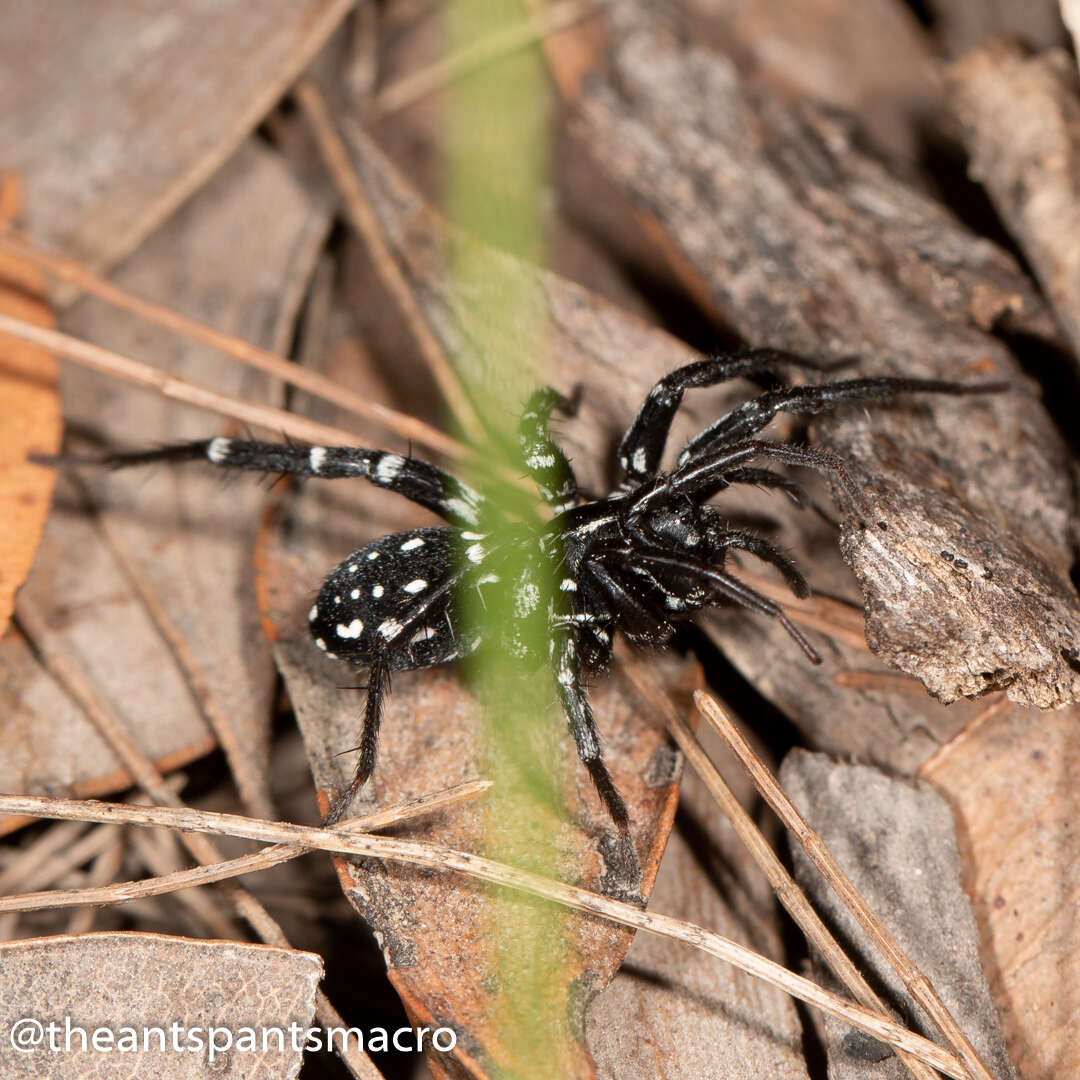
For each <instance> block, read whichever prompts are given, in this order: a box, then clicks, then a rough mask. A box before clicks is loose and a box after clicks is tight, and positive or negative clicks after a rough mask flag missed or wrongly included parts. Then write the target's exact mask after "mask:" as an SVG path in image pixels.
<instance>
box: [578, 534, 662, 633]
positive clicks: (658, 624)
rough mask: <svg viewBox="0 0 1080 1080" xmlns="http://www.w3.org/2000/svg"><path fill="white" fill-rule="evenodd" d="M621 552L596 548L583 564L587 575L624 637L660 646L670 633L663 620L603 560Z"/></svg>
mask: <svg viewBox="0 0 1080 1080" xmlns="http://www.w3.org/2000/svg"><path fill="white" fill-rule="evenodd" d="M612 554H616V555H619V556H622V555H623V553H622V552H618V551H615V552H612V550H611V549H604V548H601V549H598V550H597V551H595V552H593V554H592V555H590V557H589V558H588V560H587V561H586V562H585V564H584V565H585V567H586V568H587V570H588V572H589V574H590V575H591V576H592V577H593V578H594V579H595V580H596V581H597V582H598V583H599V585H600V587H601V588H602V589H603V591H604V593H605V596H606V599H607V602H608V603H609V604H610V605H611V607H612V609H613V611H614V614H615V621H616V623H617V624H618V626H619V628H620V629H621V630H622V632H623V633H624V634H625V635H626V637H627V638H628V639H629V640H631V641H633V642H635V643H637V644H639V645H662V644H663V643H664V642H665V641H667V639H668V638H669V637H670V636H671V634H672V628H671V626H670V624H669V623H668V621H667V619H666V617H665V616H664V615H663V614H661V613H660V612H657V611H654V610H653V608H652V607H651V606H650V605H649V604H647V603H646V602H645V601H644V600H641V599H638V598H637V597H635V596H634V595H633V593H631V592H630V590H629V589H628V588H627V587H626V586H625V585H624V584H623V582H622V581H620V580H619V579H618V578H617V577H616V576H615V575H614V574H613V573H612V572H611V571H610V570H609V569H608V568H607V567H606V566H605V565H604V562H603V560H604V558H605V557H610V556H611V555H612Z"/></svg>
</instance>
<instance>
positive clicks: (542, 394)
mask: <svg viewBox="0 0 1080 1080" xmlns="http://www.w3.org/2000/svg"><path fill="white" fill-rule="evenodd" d="M556 409H558V410H559V411H560V412H563V413H571V412H572V411H573V406H572V405H571V403H570V402H569V401H567V400H566V398H564V397H563V396H562V394H560V393H559V392H558V391H557V390H553V389H552V388H551V387H550V386H545V387H541V388H540V389H539V390H534V391H533V393H532V394H531V395H530V397H529V400H528V403H527V404H526V406H525V411H524V412H523V413H522V414H521V422H520V423H519V425H518V445H519V446H520V447H521V454H522V457H523V458H524V459H525V467H526V468H527V469H528V470H529V475H530V476H531V477H532V478H533V483H535V484H536V488H537V490H538V491H539V492H540V495H541V496H542V497H543V499H544V501H545V502H546V503H547V504H548V505H549V506H550V507H551V509H552V510H553V511H554V513H556V514H561V513H563V512H565V511H566V510H569V509H570V508H571V507H573V506H576V505H577V502H578V488H577V480H576V479H575V477H574V471H573V469H571V468H570V462H569V461H567V460H566V455H565V454H564V453H563V452H562V450H560V449H559V447H558V446H556V445H555V443H554V442H553V441H552V439H551V436H550V434H549V433H548V423H549V421H550V420H551V414H552V413H553V412H554V411H555V410H556Z"/></svg>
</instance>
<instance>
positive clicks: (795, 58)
mask: <svg viewBox="0 0 1080 1080" xmlns="http://www.w3.org/2000/svg"><path fill="white" fill-rule="evenodd" d="M679 6H680V7H681V8H682V9H683V10H684V11H686V12H687V13H688V15H689V18H688V24H689V33H690V35H691V36H692V38H693V40H694V41H695V42H697V43H698V44H699V45H706V46H709V45H711V46H715V47H717V48H718V49H720V50H721V51H723V52H724V53H727V54H728V55H729V56H731V58H732V59H733V60H734V61H735V63H736V64H737V65H738V67H739V70H740V72H742V73H743V74H744V75H745V76H746V77H747V78H749V79H751V80H753V81H754V82H758V83H760V84H762V85H764V86H767V87H769V88H770V89H771V90H773V91H774V92H775V93H777V94H778V95H779V96H781V97H782V98H784V99H785V100H787V101H789V102H792V103H794V102H798V101H800V100H802V99H804V98H807V99H809V100H811V101H816V102H818V103H820V104H822V105H829V106H832V107H834V108H836V109H842V110H843V111H844V112H845V113H848V114H850V115H851V116H852V117H854V118H856V119H857V121H858V123H859V125H860V127H861V128H862V130H863V131H864V132H866V133H867V134H868V135H869V137H870V139H871V140H872V142H873V143H874V144H875V145H876V146H877V147H879V148H880V149H882V150H884V151H886V152H887V153H889V154H890V155H891V156H893V157H894V158H895V159H898V160H900V161H902V162H904V163H906V164H907V166H909V167H912V168H914V166H915V165H916V163H917V162H918V158H919V155H920V154H921V152H922V151H923V149H924V146H925V142H924V140H925V137H926V131H927V130H928V129H930V130H932V129H934V128H936V127H937V125H938V123H939V120H940V113H941V101H942V97H943V86H942V80H941V74H940V72H939V70H938V65H937V63H936V62H935V57H934V50H933V45H932V42H931V40H930V37H929V36H928V34H927V33H926V31H925V30H924V29H923V27H921V26H920V25H919V24H918V22H917V20H916V19H915V16H914V15H913V14H912V12H911V10H910V8H909V7H908V5H907V4H905V3H903V2H902V0H864V2H863V3H859V4H850V3H847V2H846V0H800V3H797V4H792V3H788V2H786V0H681V3H680V4H679Z"/></svg>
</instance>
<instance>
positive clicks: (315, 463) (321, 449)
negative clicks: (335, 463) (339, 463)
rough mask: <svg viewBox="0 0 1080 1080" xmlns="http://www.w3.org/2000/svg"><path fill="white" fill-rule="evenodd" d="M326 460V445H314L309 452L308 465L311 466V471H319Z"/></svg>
mask: <svg viewBox="0 0 1080 1080" xmlns="http://www.w3.org/2000/svg"><path fill="white" fill-rule="evenodd" d="M325 462H326V447H325V446H313V447H312V448H311V452H310V453H309V454H308V465H310V466H311V471H312V472H313V473H317V472H318V471H319V470H320V469H321V468H322V467H323V464H324V463H325Z"/></svg>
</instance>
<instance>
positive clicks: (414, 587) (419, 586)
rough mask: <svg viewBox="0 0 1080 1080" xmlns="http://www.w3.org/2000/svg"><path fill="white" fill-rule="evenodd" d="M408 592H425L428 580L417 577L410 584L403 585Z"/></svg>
mask: <svg viewBox="0 0 1080 1080" xmlns="http://www.w3.org/2000/svg"><path fill="white" fill-rule="evenodd" d="M401 587H402V588H403V589H404V590H405V591H406V592H407V593H412V594H413V595H415V594H416V593H418V592H423V591H424V590H425V589H426V588H427V582H426V581H425V580H424V579H423V578H420V577H418V578H416V579H414V580H413V581H410V582H409V584H408V585H402V586H401Z"/></svg>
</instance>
